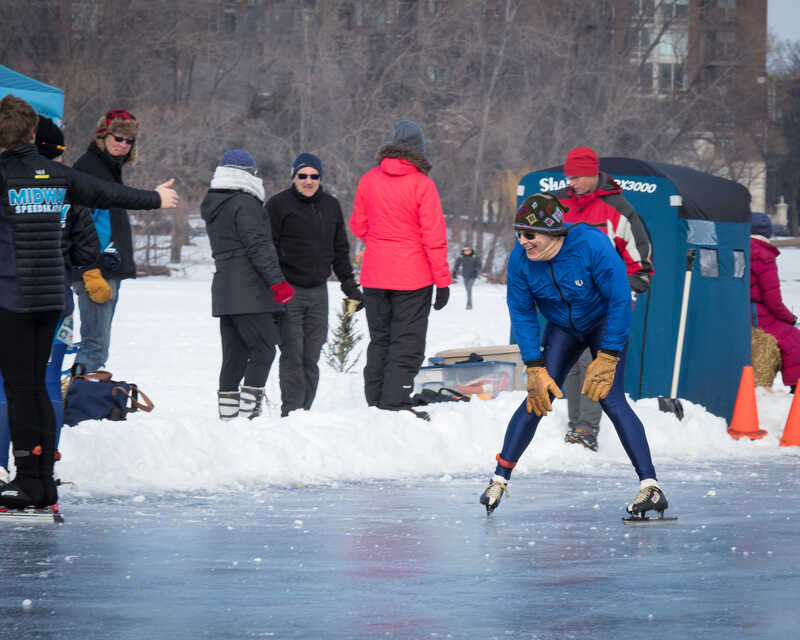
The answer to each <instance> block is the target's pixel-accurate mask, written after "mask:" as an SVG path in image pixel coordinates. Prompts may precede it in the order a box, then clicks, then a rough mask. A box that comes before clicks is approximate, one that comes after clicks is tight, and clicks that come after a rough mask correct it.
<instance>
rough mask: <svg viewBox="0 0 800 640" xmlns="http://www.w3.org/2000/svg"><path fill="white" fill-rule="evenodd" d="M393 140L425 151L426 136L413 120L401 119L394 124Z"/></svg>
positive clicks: (421, 151)
mask: <svg viewBox="0 0 800 640" xmlns="http://www.w3.org/2000/svg"><path fill="white" fill-rule="evenodd" d="M392 141H393V142H396V143H397V144H404V145H406V146H407V147H411V148H412V149H416V150H417V151H419V152H420V153H425V136H424V135H423V134H422V129H420V128H419V127H418V126H417V125H416V124H414V123H413V122H411V120H401V121H400V122H398V123H397V124H396V125H395V126H394V137H393V138H392Z"/></svg>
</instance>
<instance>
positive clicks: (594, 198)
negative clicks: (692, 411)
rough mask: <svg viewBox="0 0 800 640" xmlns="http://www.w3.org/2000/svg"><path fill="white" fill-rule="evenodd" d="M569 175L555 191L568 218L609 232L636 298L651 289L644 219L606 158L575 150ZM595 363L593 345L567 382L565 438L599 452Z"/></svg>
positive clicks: (599, 413)
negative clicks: (589, 378) (592, 390)
mask: <svg viewBox="0 0 800 640" xmlns="http://www.w3.org/2000/svg"><path fill="white" fill-rule="evenodd" d="M564 176H565V177H566V179H567V187H566V188H565V189H561V190H560V191H558V192H556V194H555V195H556V196H557V197H558V199H559V200H560V201H561V202H562V204H564V206H565V207H568V208H569V210H568V211H567V212H566V215H565V218H564V220H565V221H566V222H587V223H589V224H591V225H593V226H596V227H598V228H599V229H601V230H602V231H604V232H605V233H606V235H607V236H608V237H609V239H610V240H611V243H612V244H613V245H614V247H615V248H616V250H617V253H618V254H619V255H620V257H621V258H622V260H623V261H624V262H625V268H626V270H627V273H628V283H629V284H630V286H631V291H632V294H631V297H632V298H633V299H634V300H635V299H636V296H637V295H638V294H640V293H644V292H645V291H647V290H648V289H649V288H650V279H651V278H652V276H653V258H652V256H653V248H652V245H651V243H650V233H649V232H648V230H647V227H646V226H645V224H644V221H643V220H642V219H641V218H640V217H639V214H638V213H636V210H635V209H634V208H633V207H632V206H631V203H630V202H628V201H627V200H626V199H625V197H624V196H623V195H622V189H621V188H620V186H619V185H618V184H617V183H616V182H615V181H614V180H613V179H612V178H611V176H609V175H608V174H607V173H605V172H604V171H600V161H599V159H598V157H597V154H596V153H595V151H594V150H593V149H591V148H589V147H575V148H574V149H572V150H571V151H570V152H569V153H568V154H567V159H566V162H564ZM591 361H592V357H591V354H590V353H589V351H588V349H587V350H586V351H585V352H584V353H583V355H581V357H580V359H579V360H578V362H577V363H576V364H575V366H574V367H573V368H572V370H571V371H570V372H569V374H568V375H567V378H566V380H565V381H564V393H565V395H566V396H567V403H568V408H569V429H568V431H567V434H566V435H565V436H564V440H565V441H566V442H571V443H575V444H582V445H583V446H585V447H586V448H588V449H591V450H592V451H597V433H598V431H599V430H600V418H601V416H602V414H603V411H602V409H601V407H600V405H599V404H598V403H597V402H593V401H592V400H590V399H589V398H587V397H586V396H585V395H582V394H581V385H582V384H583V380H584V378H585V377H586V367H588V366H589V364H590V363H591Z"/></svg>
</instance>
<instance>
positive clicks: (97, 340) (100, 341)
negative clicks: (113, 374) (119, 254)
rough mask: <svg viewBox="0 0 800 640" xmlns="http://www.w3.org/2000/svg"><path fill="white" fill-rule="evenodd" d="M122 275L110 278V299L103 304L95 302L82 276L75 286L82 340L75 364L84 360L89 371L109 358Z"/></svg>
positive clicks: (84, 364) (83, 363) (83, 362)
mask: <svg viewBox="0 0 800 640" xmlns="http://www.w3.org/2000/svg"><path fill="white" fill-rule="evenodd" d="M120 282H121V281H120V279H119V278H109V279H108V284H109V285H110V286H111V292H112V295H111V299H110V300H109V301H108V302H104V303H103V304H97V303H96V302H92V300H91V298H89V294H88V293H87V291H86V285H84V284H83V280H77V281H75V282H74V283H73V285H72V287H73V289H74V290H75V293H76V294H77V295H78V309H79V310H80V314H81V344H80V348H79V349H78V355H76V356H75V362H76V364H82V365H83V366H84V367H86V370H87V371H93V370H95V369H100V368H102V367H103V365H105V363H106V360H108V346H109V344H110V342H111V321H112V320H113V319H114V311H116V309H117V300H118V299H119V287H120Z"/></svg>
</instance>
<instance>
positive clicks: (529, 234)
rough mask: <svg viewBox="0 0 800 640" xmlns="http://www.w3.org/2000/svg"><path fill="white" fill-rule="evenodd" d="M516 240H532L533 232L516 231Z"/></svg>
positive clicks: (534, 234)
mask: <svg viewBox="0 0 800 640" xmlns="http://www.w3.org/2000/svg"><path fill="white" fill-rule="evenodd" d="M517 237H518V238H525V239H526V240H533V239H534V238H535V237H536V232H535V231H517Z"/></svg>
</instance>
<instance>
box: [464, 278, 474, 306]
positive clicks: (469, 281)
mask: <svg viewBox="0 0 800 640" xmlns="http://www.w3.org/2000/svg"><path fill="white" fill-rule="evenodd" d="M475 280H476V278H464V288H465V289H466V290H467V306H468V307H471V306H472V285H473V284H475Z"/></svg>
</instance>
